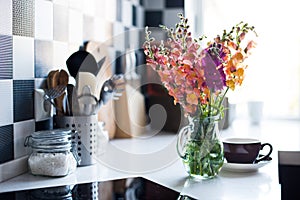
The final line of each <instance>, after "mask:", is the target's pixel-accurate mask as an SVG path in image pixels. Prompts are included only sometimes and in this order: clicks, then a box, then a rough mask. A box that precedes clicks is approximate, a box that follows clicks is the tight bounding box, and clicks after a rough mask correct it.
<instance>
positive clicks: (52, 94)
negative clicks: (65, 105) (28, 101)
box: [44, 85, 66, 109]
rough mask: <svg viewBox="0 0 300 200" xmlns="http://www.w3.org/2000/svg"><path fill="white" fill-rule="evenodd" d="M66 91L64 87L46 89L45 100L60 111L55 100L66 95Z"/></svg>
mask: <svg viewBox="0 0 300 200" xmlns="http://www.w3.org/2000/svg"><path fill="white" fill-rule="evenodd" d="M65 89H66V87H65V86H64V85H58V86H56V87H54V88H50V89H44V93H45V94H44V99H45V100H46V101H48V102H50V103H51V104H52V105H53V106H54V107H55V108H56V109H58V108H57V106H56V104H55V103H54V102H53V100H54V99H55V98H57V97H60V96H61V95H62V94H63V93H64V91H65Z"/></svg>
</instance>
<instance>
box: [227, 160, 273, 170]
mask: <svg viewBox="0 0 300 200" xmlns="http://www.w3.org/2000/svg"><path fill="white" fill-rule="evenodd" d="M270 162H271V160H268V161H260V162H259V163H253V164H240V163H227V162H224V164H223V167H222V170H225V171H230V172H255V171H257V170H258V169H259V168H261V167H263V166H265V165H266V164H268V163H270Z"/></svg>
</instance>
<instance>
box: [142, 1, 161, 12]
mask: <svg viewBox="0 0 300 200" xmlns="http://www.w3.org/2000/svg"><path fill="white" fill-rule="evenodd" d="M144 7H145V9H146V10H163V9H164V8H165V0H144Z"/></svg>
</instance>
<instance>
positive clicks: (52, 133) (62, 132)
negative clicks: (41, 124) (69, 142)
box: [31, 128, 72, 139]
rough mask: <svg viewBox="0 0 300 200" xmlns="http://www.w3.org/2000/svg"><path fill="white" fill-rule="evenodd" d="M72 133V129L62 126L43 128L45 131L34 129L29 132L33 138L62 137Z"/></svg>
mask: <svg viewBox="0 0 300 200" xmlns="http://www.w3.org/2000/svg"><path fill="white" fill-rule="evenodd" d="M71 134H72V130H70V129H66V128H62V129H54V130H45V131H36V132H33V133H32V134H31V136H32V137H33V138H39V139H43V138H45V139H46V138H63V137H69V136H70V135H71Z"/></svg>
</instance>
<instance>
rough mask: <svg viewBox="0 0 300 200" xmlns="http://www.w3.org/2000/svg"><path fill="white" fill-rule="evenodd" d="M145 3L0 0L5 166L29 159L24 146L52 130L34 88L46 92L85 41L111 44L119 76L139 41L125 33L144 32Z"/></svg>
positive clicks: (0, 139)
mask: <svg viewBox="0 0 300 200" xmlns="http://www.w3.org/2000/svg"><path fill="white" fill-rule="evenodd" d="M142 3H143V2H142V1H140V0H84V1H82V0H26V1H20V0H0V96H1V104H0V113H1V115H0V165H1V164H2V163H5V162H8V161H11V160H13V159H18V158H20V157H22V156H24V155H26V153H27V152H26V148H24V146H23V141H24V138H25V137H26V136H27V135H29V134H30V133H31V132H33V131H39V130H46V129H52V128H53V126H52V121H53V120H52V119H48V120H44V121H35V116H34V113H35V112H34V96H33V93H34V89H37V88H44V87H45V79H46V77H47V75H48V73H49V71H51V70H53V69H67V68H66V63H65V61H66V60H67V58H68V57H69V56H70V55H71V54H72V53H73V52H75V51H77V50H78V48H79V46H80V45H81V44H82V43H83V42H84V41H86V40H94V41H99V42H106V44H108V45H109V48H108V51H109V54H110V55H111V60H112V67H113V68H112V70H113V72H115V71H116V69H115V67H116V58H117V57H118V55H119V54H120V55H124V51H125V48H126V47H127V46H129V45H130V43H131V42H132V41H133V40H136V36H134V35H129V36H128V35H126V37H125V36H124V35H125V34H124V31H125V30H131V29H134V28H143V27H144V19H145V17H144V7H143V5H142ZM115 36H116V38H115ZM125 38H127V40H128V38H129V40H128V41H127V42H126V43H125ZM116 52H119V54H118V55H116V54H117V53H116ZM121 59H122V57H121V58H120V59H119V60H118V61H117V63H118V65H122V63H120V62H119V61H121ZM121 62H122V61H121Z"/></svg>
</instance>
